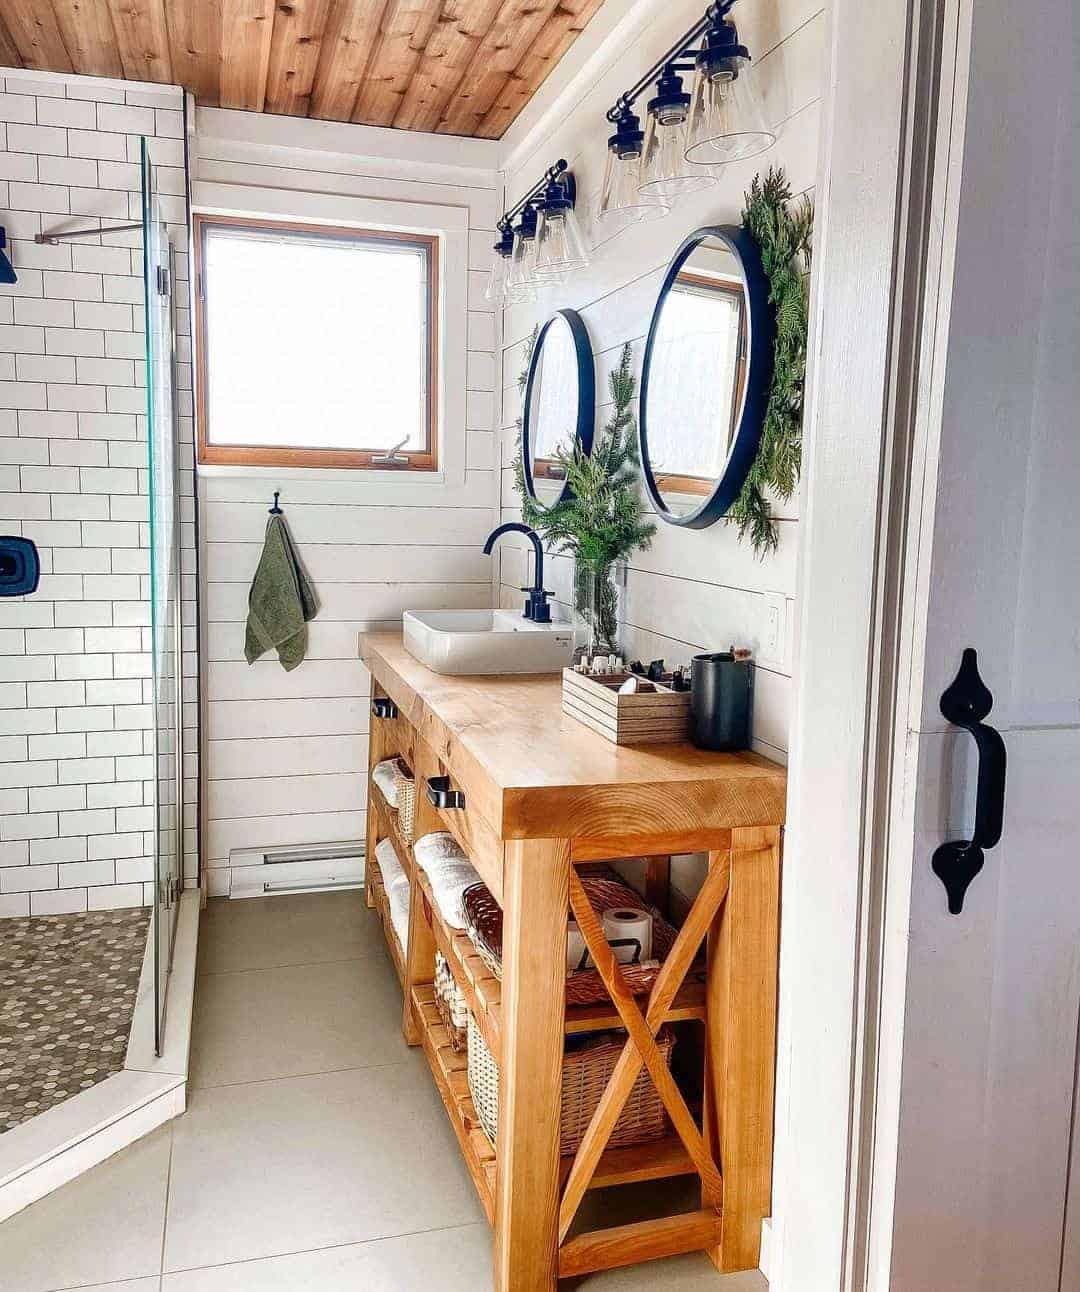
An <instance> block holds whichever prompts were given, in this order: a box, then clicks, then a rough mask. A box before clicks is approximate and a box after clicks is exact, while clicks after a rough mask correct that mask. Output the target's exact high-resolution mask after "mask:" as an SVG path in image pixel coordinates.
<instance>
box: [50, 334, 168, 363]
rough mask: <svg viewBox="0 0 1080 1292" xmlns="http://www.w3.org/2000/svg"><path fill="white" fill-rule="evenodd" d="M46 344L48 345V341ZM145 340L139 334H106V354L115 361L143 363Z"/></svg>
mask: <svg viewBox="0 0 1080 1292" xmlns="http://www.w3.org/2000/svg"><path fill="white" fill-rule="evenodd" d="M46 344H48V342H47V340H46ZM143 349H144V346H143V338H142V334H141V333H139V332H112V331H109V332H106V333H105V353H106V354H107V355H109V356H110V358H113V359H135V360H137V361H138V362H140V363H141V362H142V361H143Z"/></svg>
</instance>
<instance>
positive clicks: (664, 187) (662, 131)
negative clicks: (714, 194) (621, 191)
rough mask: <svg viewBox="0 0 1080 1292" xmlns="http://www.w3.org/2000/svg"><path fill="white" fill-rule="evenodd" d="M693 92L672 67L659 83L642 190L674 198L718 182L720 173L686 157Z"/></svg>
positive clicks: (644, 145)
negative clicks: (688, 118) (690, 92)
mask: <svg viewBox="0 0 1080 1292" xmlns="http://www.w3.org/2000/svg"><path fill="white" fill-rule="evenodd" d="M689 106H690V95H689V94H684V93H683V87H682V79H681V78H680V77H679V75H678V74H677V73H676V72H675V71H673V70H672V69H671V68H670V67H668V68H665V69H664V75H663V76H662V77H661V78H660V80H659V82H658V83H657V94H656V98H654V99H653V100H651V102H650V103H649V118H648V121H647V122H646V123H645V138H644V141H643V143H642V153H641V177H640V180H639V184H638V188H639V191H640V192H641V193H642V194H644V195H645V196H646V197H647V198H648V197H653V198H656V197H659V198H660V199H661V200H662V201H665V202H671V201H673V200H674V199H675V198H678V197H682V196H683V195H684V194H686V193H696V192H698V191H699V190H700V189H703V188H708V187H709V186H710V185H712V184H715V183H716V176H715V175H712V174H710V173H709V172H708V171H705V170H702V169H701V167H700V165H694V164H693V163H691V162H688V161H687V160H686V147H687V142H686V127H687V111H688V109H689Z"/></svg>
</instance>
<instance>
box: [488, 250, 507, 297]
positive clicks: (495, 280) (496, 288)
mask: <svg viewBox="0 0 1080 1292" xmlns="http://www.w3.org/2000/svg"><path fill="white" fill-rule="evenodd" d="M509 276H510V257H509V256H501V255H500V254H499V253H498V252H497V251H496V252H495V254H494V255H493V256H492V258H491V273H490V274H489V275H488V281H487V286H486V287H485V288H484V299H485V300H488V301H491V302H492V303H493V304H494V305H501V304H502V303H503V302H504V301H505V300H506V280H507V278H509Z"/></svg>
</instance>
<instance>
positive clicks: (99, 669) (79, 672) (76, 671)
mask: <svg viewBox="0 0 1080 1292" xmlns="http://www.w3.org/2000/svg"><path fill="white" fill-rule="evenodd" d="M112 675H113V659H112V656H111V655H87V654H86V653H85V652H84V653H83V654H81V655H57V656H56V678H57V681H61V680H64V679H67V678H83V679H84V680H86V681H100V680H101V679H111V678H112Z"/></svg>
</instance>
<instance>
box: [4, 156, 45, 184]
mask: <svg viewBox="0 0 1080 1292" xmlns="http://www.w3.org/2000/svg"><path fill="white" fill-rule="evenodd" d="M0 179H21V180H25V181H26V182H28V183H30V184H36V183H37V179H38V159H37V157H35V156H34V154H33V153H9V152H5V153H0Z"/></svg>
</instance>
